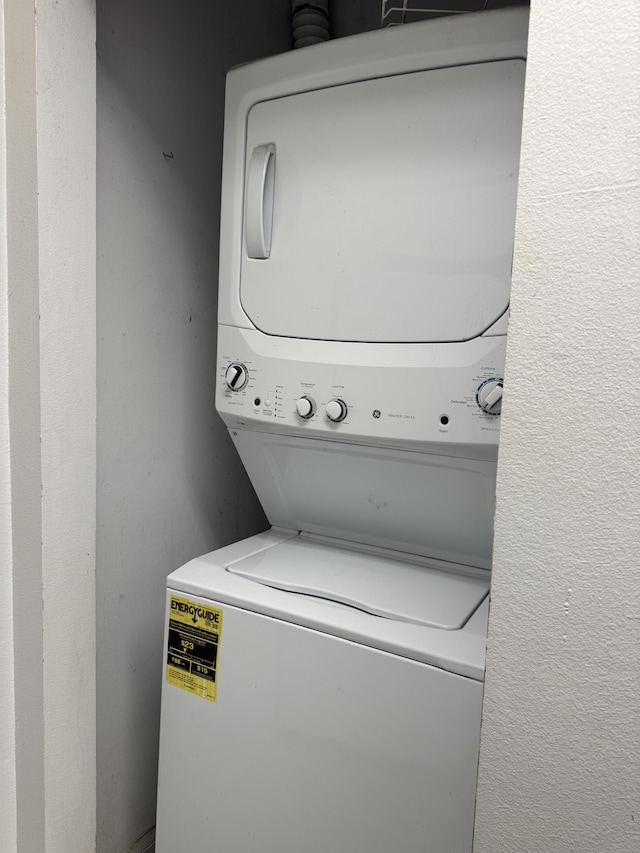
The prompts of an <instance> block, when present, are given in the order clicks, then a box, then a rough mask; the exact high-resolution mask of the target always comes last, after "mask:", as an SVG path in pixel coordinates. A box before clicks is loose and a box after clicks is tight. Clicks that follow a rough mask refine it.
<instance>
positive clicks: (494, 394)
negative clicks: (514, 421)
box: [476, 376, 503, 415]
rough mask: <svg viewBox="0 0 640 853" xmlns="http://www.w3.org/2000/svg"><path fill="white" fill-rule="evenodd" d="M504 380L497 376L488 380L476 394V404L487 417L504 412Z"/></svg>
mask: <svg viewBox="0 0 640 853" xmlns="http://www.w3.org/2000/svg"><path fill="white" fill-rule="evenodd" d="M502 390H503V383H502V379H500V378H498V377H497V376H494V377H492V378H491V379H486V380H485V381H484V382H483V383H482V385H480V387H479V388H478V390H477V392H476V402H477V404H478V405H479V406H480V408H481V409H482V411H483V412H484V413H485V414H487V415H499V414H500V412H501V411H502Z"/></svg>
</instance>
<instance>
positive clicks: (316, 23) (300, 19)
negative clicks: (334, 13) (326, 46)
mask: <svg viewBox="0 0 640 853" xmlns="http://www.w3.org/2000/svg"><path fill="white" fill-rule="evenodd" d="M291 26H292V28H293V46H294V48H297V47H307V46H308V45H310V44H320V42H323V41H328V40H329V39H330V38H331V33H330V32H329V0H314V2H312V3H305V2H302V0H292V2H291Z"/></svg>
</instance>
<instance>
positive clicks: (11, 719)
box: [0, 0, 17, 853]
mask: <svg viewBox="0 0 640 853" xmlns="http://www.w3.org/2000/svg"><path fill="white" fill-rule="evenodd" d="M4 33H5V27H4V2H3V0H0V648H1V649H2V653H1V654H0V684H1V685H2V689H1V690H0V815H2V820H0V850H2V851H4V853H16V845H17V808H16V807H17V803H16V752H15V692H14V679H13V571H12V570H13V559H12V553H11V538H12V537H11V458H10V453H9V278H8V273H9V267H8V263H7V249H8V246H7V238H8V229H7V224H8V223H7V170H6V163H7V146H6V120H5V118H6V109H7V104H6V87H5V69H6V55H5V40H4Z"/></svg>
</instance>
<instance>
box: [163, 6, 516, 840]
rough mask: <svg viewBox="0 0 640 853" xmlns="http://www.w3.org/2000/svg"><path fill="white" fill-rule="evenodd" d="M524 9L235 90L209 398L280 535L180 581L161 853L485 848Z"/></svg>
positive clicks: (353, 49)
mask: <svg viewBox="0 0 640 853" xmlns="http://www.w3.org/2000/svg"><path fill="white" fill-rule="evenodd" d="M526 30H527V14H526V11H525V10H522V9H515V10H508V11H504V12H499V13H492V14H483V15H469V16H460V17H455V18H449V19H441V20H439V21H436V22H428V23H425V24H416V25H411V26H405V27H398V28H395V29H394V30H385V31H381V32H377V33H370V34H366V35H364V36H359V37H356V38H353V39H345V40H342V41H336V42H332V43H327V44H324V45H321V46H318V47H314V48H308V49H304V50H300V51H296V52H294V53H292V54H287V55H283V56H278V57H274V58H272V59H269V60H265V61H262V62H260V63H255V64H252V65H247V66H244V67H241V68H239V69H236V70H234V71H233V72H231V73H230V74H229V77H228V83H227V106H226V116H225V149H224V175H223V200H222V227H221V257H220V302H219V329H218V370H219V377H218V385H217V391H216V404H217V408H218V411H219V412H220V414H221V416H222V418H223V419H224V421H225V423H226V425H227V426H228V428H229V430H230V433H231V436H232V438H233V441H234V444H235V446H236V448H237V450H238V452H239V454H240V457H241V459H242V461H243V463H244V465H245V467H246V469H247V471H248V473H249V476H250V477H251V480H252V482H253V484H254V487H255V489H256V492H257V494H258V497H259V498H260V500H261V502H262V505H263V507H264V509H265V512H266V514H267V516H268V518H269V521H270V522H271V524H272V525H273V527H272V529H271V530H270V531H268V532H267V533H264V534H260V535H258V536H254V537H252V538H251V539H248V540H246V541H244V542H239V543H236V544H234V545H230V546H228V547H227V548H223V549H220V550H218V551H216V552H214V553H212V554H208V555H206V556H204V557H200V558H198V559H196V560H193V561H191V562H190V563H189V564H187V565H186V566H184V567H183V568H181V569H179V570H178V571H177V572H174V573H173V574H172V575H171V576H170V577H169V581H168V591H167V622H166V626H167V627H166V633H165V649H166V660H165V664H164V666H165V670H164V682H163V692H162V721H161V743H160V767H159V788H158V820H157V837H156V850H157V853H178V851H184V850H194V851H195V850H197V851H203V853H204V851H214V850H215V851H222V853H248V852H249V851H252V850H254V849H261V850H264V851H266V853H294V852H295V853H301V851H304V853H320V851H326V850H332V851H336V853H365V851H366V853H383V851H384V853H388V851H389V850H390V849H393V850H397V851H398V852H399V853H425V851H429V852H430V853H470V851H471V846H472V833H473V817H474V801H475V786H476V768H477V760H478V746H479V736H480V719H481V704H482V682H483V672H484V647H485V639H486V628H487V615H488V590H489V577H488V569H489V567H490V560H491V545H492V526H493V510H494V489H495V469H496V458H497V446H498V435H499V420H500V418H499V414H500V407H501V397H502V373H503V365H504V347H505V334H506V317H507V311H508V302H509V290H510V272H511V257H512V250H513V232H514V219H515V203H516V190H517V174H518V162H519V144H520V126H521V116H522V97H523V89H524V58H525V46H526Z"/></svg>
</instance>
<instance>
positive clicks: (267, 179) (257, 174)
mask: <svg viewBox="0 0 640 853" xmlns="http://www.w3.org/2000/svg"><path fill="white" fill-rule="evenodd" d="M275 176H276V146H275V145H274V144H273V142H269V143H267V144H266V145H257V146H256V147H255V148H254V149H253V151H252V153H251V158H250V160H249V167H248V169H247V194H246V198H245V214H244V231H245V238H246V241H247V255H248V256H249V257H250V258H256V259H259V260H266V259H267V258H268V257H269V255H270V254H271V231H272V226H273V190H274V184H275Z"/></svg>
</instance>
